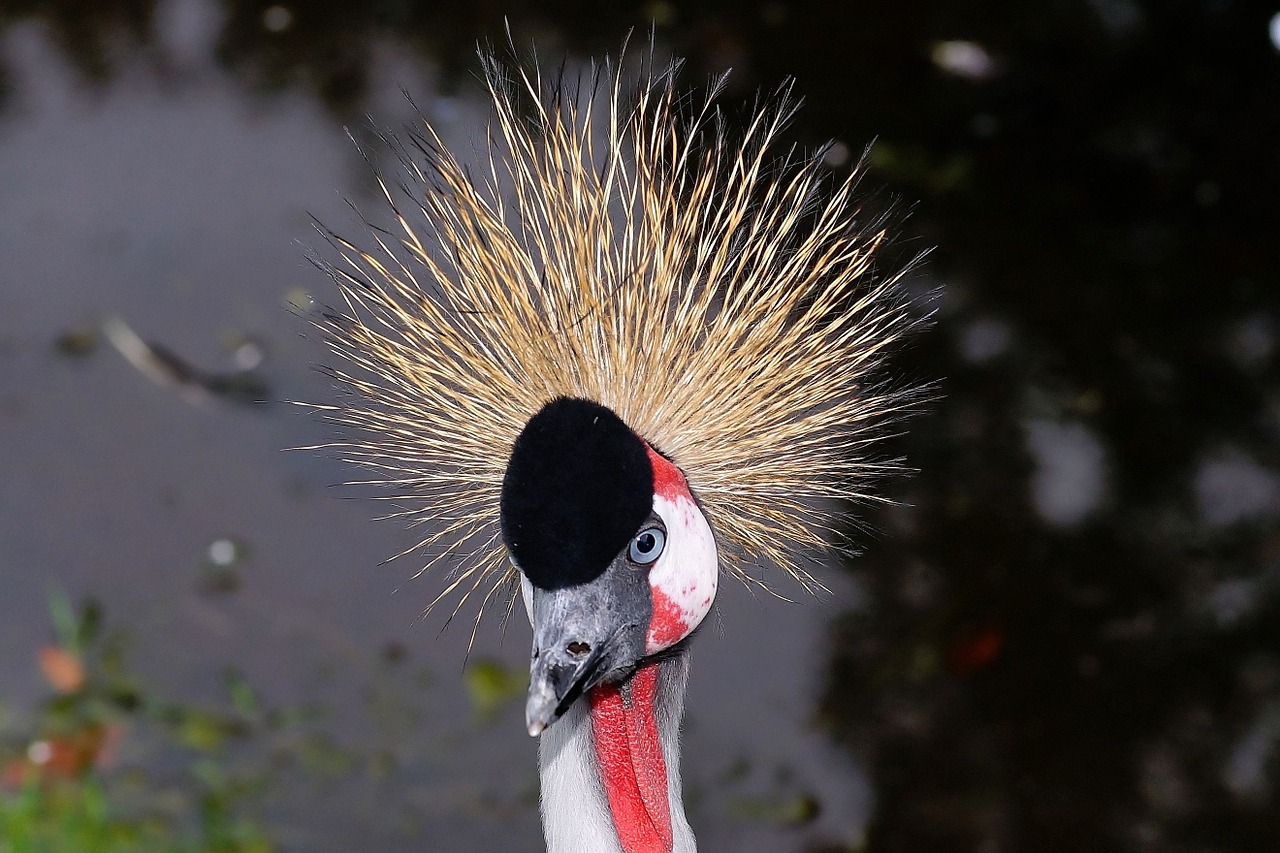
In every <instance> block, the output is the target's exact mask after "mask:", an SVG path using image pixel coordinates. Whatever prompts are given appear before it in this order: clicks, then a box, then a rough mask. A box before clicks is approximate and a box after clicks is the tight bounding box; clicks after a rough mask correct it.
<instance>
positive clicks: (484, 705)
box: [466, 658, 529, 719]
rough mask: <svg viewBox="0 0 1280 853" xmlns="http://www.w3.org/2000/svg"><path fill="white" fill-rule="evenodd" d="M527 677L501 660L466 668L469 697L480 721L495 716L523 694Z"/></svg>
mask: <svg viewBox="0 0 1280 853" xmlns="http://www.w3.org/2000/svg"><path fill="white" fill-rule="evenodd" d="M528 680H529V678H528V675H527V674H526V673H524V672H522V671H513V670H511V669H510V668H508V667H507V666H506V665H505V664H503V663H502V662H501V661H497V660H493V659H491V658H484V659H481V660H478V661H476V662H475V663H473V664H471V665H470V666H468V667H467V670H466V685H467V695H468V696H469V697H470V699H471V708H472V710H473V711H474V712H475V713H476V714H477V715H478V716H479V717H480V718H481V719H487V718H489V717H492V716H493V715H494V714H495V713H496V712H497V711H498V710H499V709H500V708H501V707H502V706H503V705H505V704H507V703H509V702H512V701H514V700H516V699H519V698H520V697H521V696H523V695H524V693H525V690H526V688H527V685H528Z"/></svg>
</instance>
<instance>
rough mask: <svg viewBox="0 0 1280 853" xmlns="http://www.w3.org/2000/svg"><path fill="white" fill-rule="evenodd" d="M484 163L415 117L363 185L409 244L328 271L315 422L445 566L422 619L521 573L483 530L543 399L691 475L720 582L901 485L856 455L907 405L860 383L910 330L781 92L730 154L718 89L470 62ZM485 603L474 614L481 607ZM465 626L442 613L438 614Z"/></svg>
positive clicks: (820, 543) (853, 214)
mask: <svg viewBox="0 0 1280 853" xmlns="http://www.w3.org/2000/svg"><path fill="white" fill-rule="evenodd" d="M482 61H483V63H484V70H485V75H484V80H485V83H486V85H487V88H488V94H489V96H490V97H491V99H492V102H493V110H494V112H493V120H492V122H491V125H490V133H489V140H488V143H489V144H488V153H487V157H486V158H483V159H482V163H481V164H479V165H473V166H472V167H468V166H466V165H464V164H463V163H462V162H460V161H459V160H458V159H456V158H455V157H454V155H453V154H452V153H450V151H449V150H448V149H447V148H446V147H445V145H444V144H443V142H442V141H441V138H440V136H439V135H438V134H437V133H436V131H435V130H434V129H433V128H432V127H431V126H430V124H429V123H426V122H425V121H424V123H423V125H422V127H421V128H418V129H417V130H415V131H414V132H413V133H412V134H411V135H410V136H409V138H408V143H407V144H405V145H400V146H399V147H398V149H397V150H398V151H399V153H400V158H401V164H402V166H403V168H404V170H405V177H406V180H404V181H403V183H402V184H401V185H394V184H392V183H389V182H387V181H386V180H385V179H384V178H382V177H381V176H380V177H379V185H380V187H381V189H382V192H383V193H384V195H385V197H386V200H387V201H388V202H389V203H390V205H391V207H392V209H393V210H394V213H395V219H396V222H397V223H398V228H399V232H398V233H396V234H391V233H387V232H384V231H379V230H377V229H373V232H372V233H373V240H374V243H375V245H374V246H373V247H372V248H371V249H361V248H358V247H357V246H356V245H355V244H354V243H352V242H349V241H347V240H344V239H341V238H338V237H336V236H334V235H329V238H330V240H331V242H332V243H333V245H334V246H335V247H336V252H337V254H339V255H340V261H334V262H329V261H321V262H320V263H321V265H322V266H323V267H324V268H325V269H326V271H327V272H328V273H329V274H330V275H331V276H332V277H333V278H334V280H335V281H336V282H337V283H338V285H339V288H340V290H341V293H342V296H343V298H344V300H345V303H346V307H345V310H343V311H333V312H329V313H326V314H325V315H324V316H323V317H322V318H321V319H320V320H319V322H320V324H321V325H322V326H323V327H324V328H325V330H326V332H327V333H328V334H327V337H328V339H329V342H330V345H331V347H332V348H333V350H334V351H335V352H336V353H337V354H338V355H339V356H340V357H341V359H342V360H343V361H344V362H345V363H346V366H344V367H341V368H338V369H335V370H333V375H334V377H335V378H336V379H337V380H338V381H339V382H340V383H341V384H342V385H344V386H346V387H347V388H348V389H349V390H350V391H352V392H354V393H352V394H351V395H350V399H349V400H347V401H344V402H343V403H341V404H339V405H332V406H322V407H320V408H321V409H323V410H324V411H325V413H326V415H327V416H328V417H329V418H330V419H331V420H333V421H335V422H336V423H338V424H341V425H343V426H344V427H350V428H354V430H355V431H356V435H357V437H356V438H353V439H352V440H350V441H344V442H340V443H337V444H333V445H328V446H329V447H336V448H338V449H339V450H340V452H341V453H342V455H343V456H344V457H345V458H347V459H349V460H350V461H353V462H355V463H357V464H359V465H362V466H364V467H365V468H367V469H369V470H370V471H371V472H373V473H372V474H371V477H370V479H369V480H368V481H366V482H368V483H375V484H379V485H382V486H385V487H387V488H389V489H390V490H391V492H390V493H389V494H387V495H386V497H388V498H389V499H392V500H395V501H396V502H397V503H399V504H402V505H403V506H406V507H408V508H406V509H402V510H399V511H397V512H396V513H393V515H401V516H405V517H408V518H410V519H412V521H413V522H414V523H415V524H421V525H423V526H424V527H427V528H428V529H429V530H430V532H429V533H428V534H426V535H425V536H423V537H422V539H421V541H420V542H419V543H418V544H417V545H416V546H415V547H414V548H413V549H411V550H422V551H424V552H428V553H431V554H432V557H431V562H430V563H428V566H430V565H431V564H433V563H435V562H436V561H438V560H440V559H443V558H446V557H448V558H449V560H450V561H451V562H453V567H452V568H453V571H452V573H451V575H450V580H449V582H448V584H447V585H446V588H445V589H444V591H443V592H442V593H441V594H440V596H439V598H437V599H436V600H437V601H439V600H440V599H441V598H444V597H446V596H448V595H450V594H451V593H454V592H460V595H459V599H460V600H459V603H458V606H459V607H461V606H462V604H463V603H464V602H465V601H466V600H467V599H468V598H469V597H470V596H472V595H473V594H474V593H476V592H477V591H480V592H481V595H482V596H483V599H484V600H485V601H487V600H488V599H489V598H490V597H491V596H492V595H493V594H494V593H495V591H497V590H498V589H499V588H501V587H502V586H503V584H504V582H506V581H509V580H511V579H512V578H514V570H513V569H511V568H510V566H509V563H508V561H507V559H506V556H505V553H504V549H503V545H502V542H501V537H500V533H499V526H498V499H499V493H500V490H501V487H502V481H503V474H504V469H505V466H506V463H507V459H508V456H509V454H510V450H511V446H512V444H513V442H514V440H515V438H516V436H517V435H518V434H519V432H520V430H521V429H522V428H523V427H524V425H525V423H526V422H527V421H528V420H529V418H530V417H531V416H532V415H533V414H534V413H536V412H537V411H538V410H539V409H540V408H541V407H542V406H543V405H544V404H545V403H547V402H548V401H550V400H551V399H553V398H555V397H558V396H572V397H583V398H587V399H591V400H594V401H596V402H598V403H601V404H603V405H605V406H607V407H609V408H610V409H612V410H613V411H614V412H616V413H617V414H618V415H619V416H620V417H621V418H622V419H623V420H624V421H625V422H626V423H627V424H628V425H630V426H631V428H632V429H634V430H635V431H636V433H638V434H639V435H641V436H642V437H644V438H645V439H646V440H648V441H649V442H650V443H651V444H653V445H654V446H655V447H658V448H660V449H661V450H662V452H663V453H665V454H667V455H668V456H669V457H670V458H671V459H672V460H673V461H674V462H675V463H676V464H677V465H678V466H680V468H682V469H683V470H684V472H685V473H686V475H687V477H688V480H689V483H690V485H691V486H692V487H693V489H694V491H695V492H696V494H697V495H698V498H699V500H700V501H701V502H702V504H703V506H704V509H705V511H706V513H707V515H708V517H709V519H710V521H711V523H712V525H713V527H714V528H715V531H716V536H717V539H718V541H719V543H720V548H721V564H722V566H723V567H724V568H726V569H727V570H728V571H730V572H732V573H734V574H737V575H739V576H741V577H744V578H750V577H751V576H750V575H749V574H748V572H747V569H748V567H749V566H752V565H776V566H779V567H782V568H784V569H785V570H787V571H788V572H789V573H790V574H791V575H792V576H793V577H795V578H796V579H798V580H799V581H800V582H801V583H802V584H803V585H805V586H806V588H808V587H812V586H815V585H817V586H820V584H818V583H817V581H816V580H815V579H814V577H813V576H812V574H811V573H810V571H809V569H808V568H807V566H806V563H807V562H808V561H809V559H808V556H806V555H812V554H814V553H819V552H821V551H823V550H825V549H826V548H827V547H829V546H830V543H831V542H832V536H833V533H834V532H835V531H836V530H837V529H839V528H841V527H843V526H845V525H847V524H848V519H847V518H846V513H847V507H843V506H842V505H843V504H845V503H846V502H848V501H866V500H869V499H874V498H873V497H872V496H871V495H869V494H868V492H867V484H868V482H869V480H870V479H871V478H874V477H875V476H877V475H878V474H881V473H883V472H885V471H886V470H891V469H892V468H893V467H894V466H893V465H892V464H888V463H882V462H877V461H875V460H874V459H873V458H872V457H870V456H868V454H867V447H868V445H869V444H870V443H872V442H874V440H875V439H877V438H878V437H879V436H881V435H882V433H883V431H884V430H883V427H884V424H885V423H886V422H887V421H888V420H891V419H892V418H893V417H894V416H895V415H896V414H898V413H900V412H901V411H902V410H903V409H904V407H905V406H907V405H908V404H909V402H910V400H911V394H910V393H907V392H904V391H903V390H901V389H895V388H894V387H893V386H892V385H890V384H885V383H883V382H880V381H878V380H877V379H876V377H877V376H878V374H879V371H878V368H879V367H880V366H881V364H882V361H883V359H884V358H885V356H886V353H887V352H888V351H889V349H890V348H891V345H892V344H893V343H894V342H895V340H897V339H898V338H899V337H900V336H901V335H902V334H903V333H904V332H905V331H906V330H907V329H908V328H909V327H910V326H911V325H912V320H911V317H910V314H909V312H908V310H907V306H906V305H905V302H904V300H903V298H902V297H901V294H900V288H899V285H898V282H899V278H900V273H898V274H894V275H889V276H878V275H876V274H874V273H873V270H872V255H873V252H874V251H875V250H876V249H877V247H878V246H880V245H881V244H882V243H883V242H884V240H885V232H884V230H883V228H882V227H881V226H880V225H879V224H877V223H876V222H874V221H873V222H870V223H868V222H864V221H863V219H862V214H861V212H860V210H859V207H858V204H857V202H856V201H855V198H854V191H855V185H856V182H857V178H858V172H857V171H855V172H854V174H852V175H849V176H848V177H846V178H844V179H837V178H834V177H833V175H832V174H831V173H830V171H829V170H828V169H827V168H826V167H825V166H824V165H823V163H822V155H821V152H817V153H815V154H812V155H800V154H798V153H797V152H796V151H795V150H794V149H792V150H787V151H785V152H782V153H781V155H780V154H779V152H778V150H777V149H778V148H779V135H780V132H781V130H782V128H783V126H784V125H785V123H786V122H787V120H788V118H789V117H790V115H791V113H792V111H793V109H794V102H793V101H792V100H791V99H790V98H789V96H788V93H787V92H786V91H785V90H783V91H782V92H780V93H779V94H778V96H776V97H775V98H773V99H767V100H764V101H762V102H761V103H760V104H758V105H757V107H756V109H755V110H754V111H753V112H752V113H751V115H750V116H749V118H748V120H747V121H746V123H745V129H744V130H743V131H742V132H741V133H740V134H732V135H731V134H730V133H729V131H728V130H727V129H726V127H725V122H724V120H723V118H722V116H721V113H720V112H719V110H718V108H717V107H716V105H715V99H716V96H717V93H718V88H719V87H718V86H712V87H711V91H710V93H709V94H708V95H707V97H706V99H705V100H702V101H699V102H696V103H695V102H693V101H692V100H691V99H690V97H689V96H686V95H682V94H681V93H680V92H679V91H678V90H677V89H676V87H675V83H674V79H675V74H676V70H677V67H678V66H677V65H672V66H670V67H668V68H666V69H665V70H661V71H655V70H654V65H653V62H652V58H651V57H650V59H649V61H648V63H647V64H646V65H645V68H644V69H643V70H642V73H640V74H639V75H638V79H634V80H633V81H632V82H630V83H629V82H628V72H627V70H626V66H625V65H622V66H613V65H610V64H606V65H604V66H603V67H595V68H592V69H591V70H590V72H589V73H587V74H585V75H584V76H583V77H582V79H580V80H579V81H578V85H576V86H575V85H572V84H571V83H570V82H568V81H566V79H565V78H564V76H557V77H555V78H553V79H550V80H549V79H546V78H544V77H542V76H541V75H540V74H539V72H538V71H536V70H534V69H530V68H528V67H516V68H514V69H512V68H509V67H508V66H506V65H504V64H502V63H500V62H499V61H497V60H496V59H494V58H493V57H492V56H491V55H483V56H482ZM481 610H483V606H482V608H481ZM455 612H456V610H455Z"/></svg>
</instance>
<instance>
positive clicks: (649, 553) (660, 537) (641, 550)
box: [630, 527, 667, 565]
mask: <svg viewBox="0 0 1280 853" xmlns="http://www.w3.org/2000/svg"><path fill="white" fill-rule="evenodd" d="M666 542H667V537H666V534H665V533H663V532H662V530H661V529H660V528H657V527H649V528H646V529H645V530H641V531H640V532H639V533H637V534H636V535H635V538H634V539H632V540H631V553H630V557H631V560H632V562H635V563H640V564H641V565H647V564H649V563H652V562H653V561H654V560H656V559H658V557H659V556H660V555H661V554H662V547H663V546H664V545H665V544H666Z"/></svg>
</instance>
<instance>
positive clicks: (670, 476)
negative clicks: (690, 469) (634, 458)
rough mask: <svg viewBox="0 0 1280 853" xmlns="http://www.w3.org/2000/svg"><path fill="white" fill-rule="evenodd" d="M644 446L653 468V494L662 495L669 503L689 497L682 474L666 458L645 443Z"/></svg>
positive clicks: (686, 483)
mask: <svg viewBox="0 0 1280 853" xmlns="http://www.w3.org/2000/svg"><path fill="white" fill-rule="evenodd" d="M644 446H645V449H646V450H648V451H649V463H650V464H651V465H652V466H653V492H654V494H657V495H662V496H663V497H664V498H666V499H667V500H670V501H674V500H676V499H677V498H680V497H690V495H689V482H688V481H687V480H685V478H684V473H683V472H682V471H681V470H680V469H679V468H677V467H676V466H675V465H672V464H671V462H670V461H668V460H667V457H665V456H663V455H662V454H661V453H659V452H658V451H656V450H654V449H653V448H652V447H650V446H649V443H648V442H647V441H646V442H645V445H644Z"/></svg>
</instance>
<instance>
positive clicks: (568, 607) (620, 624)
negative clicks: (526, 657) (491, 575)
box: [525, 564, 652, 737]
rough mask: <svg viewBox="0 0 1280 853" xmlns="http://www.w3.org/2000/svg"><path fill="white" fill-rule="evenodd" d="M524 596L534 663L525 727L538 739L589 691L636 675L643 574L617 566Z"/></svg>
mask: <svg viewBox="0 0 1280 853" xmlns="http://www.w3.org/2000/svg"><path fill="white" fill-rule="evenodd" d="M530 589H531V590H532V597H533V600H532V602H531V603H530V607H529V612H530V617H531V619H532V622H533V659H532V661H531V662H530V665H529V698H528V702H527V704H526V705H525V724H526V725H527V726H528V728H529V734H530V735H533V736H535V737H536V736H538V735H539V734H541V733H542V731H543V730H544V729H545V728H547V726H549V725H551V724H552V723H554V722H555V721H556V720H558V719H559V718H560V717H561V716H562V715H563V714H564V712H565V711H567V710H568V709H569V707H570V706H571V705H572V704H573V703H574V702H575V701H577V699H578V697H580V696H582V695H583V694H584V693H586V692H587V691H589V690H590V689H591V688H592V687H595V686H596V685H597V684H600V683H602V682H605V681H617V680H621V679H622V678H625V677H626V676H627V675H629V674H630V673H631V672H632V671H633V670H634V669H635V666H636V663H637V662H638V661H639V660H640V659H641V658H642V657H643V656H644V643H645V631H646V626H647V625H648V619H649V612H650V609H651V607H652V604H651V602H650V600H649V593H648V581H647V580H645V578H644V574H643V573H642V572H637V571H635V569H633V568H629V567H621V566H618V565H616V564H615V565H613V566H610V568H609V569H608V570H606V571H605V572H604V574H602V575H601V576H600V577H598V578H596V579H595V580H593V581H591V582H589V583H585V584H580V585H578V586H571V587H563V588H561V589H554V590H547V589H538V588H537V587H530Z"/></svg>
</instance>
